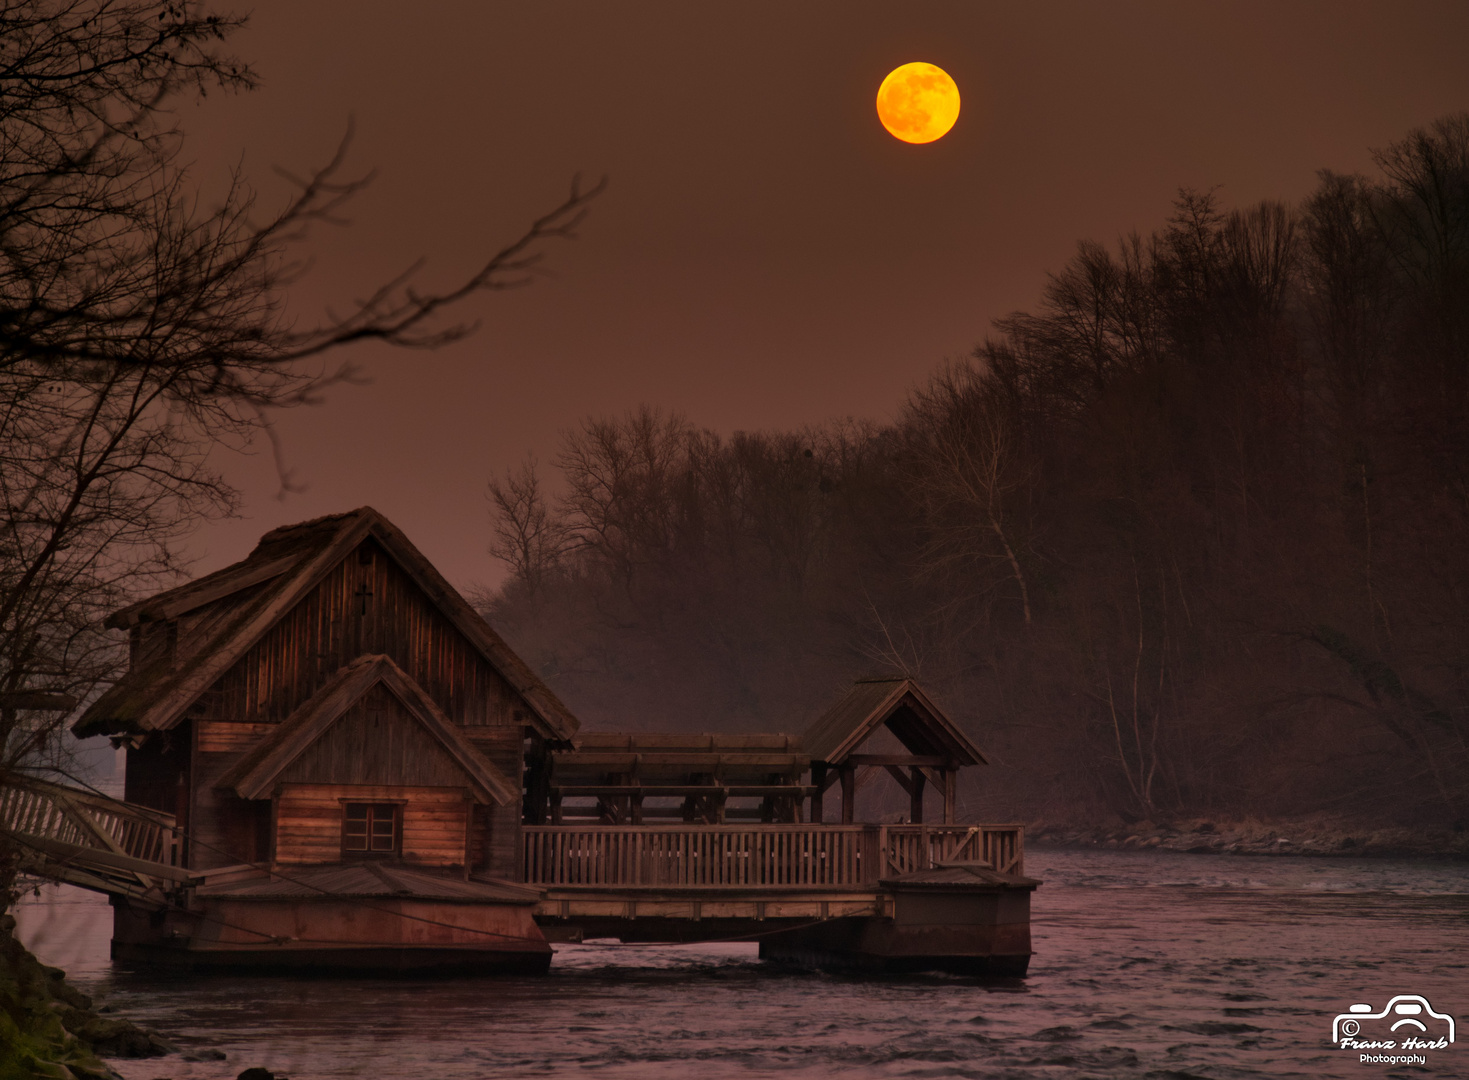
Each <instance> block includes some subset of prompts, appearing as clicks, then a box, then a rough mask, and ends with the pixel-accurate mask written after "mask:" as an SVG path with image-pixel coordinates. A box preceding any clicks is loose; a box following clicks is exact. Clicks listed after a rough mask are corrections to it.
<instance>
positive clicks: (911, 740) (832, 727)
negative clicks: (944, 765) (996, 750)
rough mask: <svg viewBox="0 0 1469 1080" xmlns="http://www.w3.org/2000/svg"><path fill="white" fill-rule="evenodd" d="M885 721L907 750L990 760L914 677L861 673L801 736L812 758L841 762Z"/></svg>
mask: <svg viewBox="0 0 1469 1080" xmlns="http://www.w3.org/2000/svg"><path fill="white" fill-rule="evenodd" d="M883 725H886V726H887V728H888V730H889V731H891V732H892V733H893V735H895V736H896V737H897V739H898V741H899V742H901V743H902V744H903V745H904V746H905V747H906V748H907V749H908V751H909V752H910V753H912V754H919V755H925V756H929V755H932V756H940V757H946V758H949V759H950V760H952V761H953V762H954V763H955V764H956V765H981V764H988V762H987V761H986V759H985V756H984V755H983V754H982V753H981V752H980V750H979V747H977V746H975V745H974V743H973V742H971V741H970V739H969V737H968V736H967V735H965V734H964V732H963V731H962V730H961V729H960V728H959V726H958V725H957V724H955V723H954V721H953V720H951V719H949V717H948V715H947V714H946V713H945V712H944V711H943V710H942V709H940V708H939V707H938V706H937V705H935V704H934V703H933V701H932V699H930V698H929V696H928V695H927V694H925V693H924V692H923V691H922V690H921V689H920V688H919V686H918V684H917V683H916V682H914V681H913V680H912V679H906V678H893V679H860V680H858V681H857V682H856V683H855V684H854V685H853V686H852V688H851V689H850V690H848V691H847V692H846V693H845V694H843V695H842V696H841V697H840V698H839V699H838V700H837V701H836V702H835V703H834V704H833V705H832V706H831V708H829V709H827V710H826V712H825V713H823V714H822V715H821V717H820V719H818V720H817V721H816V722H815V723H814V724H812V725H811V726H810V727H809V728H807V729H806V732H805V734H803V735H802V736H801V746H802V748H803V749H804V750H805V752H806V753H807V754H809V755H810V756H811V760H812V761H822V762H826V763H827V764H829V765H837V764H840V763H841V761H842V760H843V759H844V758H846V757H847V755H849V754H851V753H853V752H855V751H856V749H857V748H858V747H859V746H861V745H862V743H863V742H865V741H866V740H867V738H868V737H869V736H871V735H872V734H873V733H874V732H875V731H877V729H878V728H879V727H882V726H883Z"/></svg>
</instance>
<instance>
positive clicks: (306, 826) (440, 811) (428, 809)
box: [275, 784, 471, 866]
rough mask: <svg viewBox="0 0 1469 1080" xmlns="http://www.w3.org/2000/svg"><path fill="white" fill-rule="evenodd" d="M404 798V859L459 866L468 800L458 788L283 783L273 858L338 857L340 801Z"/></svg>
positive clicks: (323, 859)
mask: <svg viewBox="0 0 1469 1080" xmlns="http://www.w3.org/2000/svg"><path fill="white" fill-rule="evenodd" d="M344 799H350V800H352V801H353V802H397V801H405V802H406V805H405V806H404V807H403V861H404V862H410V863H416V864H418V865H420V866H463V865H464V855H465V847H466V839H467V838H466V833H465V829H466V825H467V817H468V811H469V807H470V805H471V804H470V803H468V802H467V801H466V800H465V798H464V793H463V791H462V790H460V789H457V788H428V787H407V786H399V785H377V786H373V787H362V786H356V785H344V784H286V785H285V786H284V787H282V789H281V794H280V797H279V798H278V799H277V800H276V834H275V861H276V862H277V863H280V864H282V865H292V864H296V865H299V864H304V863H333V862H340V861H341V858H342V800H344Z"/></svg>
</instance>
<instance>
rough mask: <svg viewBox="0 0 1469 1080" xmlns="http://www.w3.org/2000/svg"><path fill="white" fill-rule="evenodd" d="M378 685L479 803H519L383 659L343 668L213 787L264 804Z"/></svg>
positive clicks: (434, 707)
mask: <svg viewBox="0 0 1469 1080" xmlns="http://www.w3.org/2000/svg"><path fill="white" fill-rule="evenodd" d="M378 683H381V684H382V685H383V686H384V687H386V688H387V689H388V690H389V691H390V692H391V693H392V694H393V695H394V696H395V697H396V698H397V699H398V700H399V701H400V702H402V704H403V706H404V708H405V709H406V710H407V711H408V714H409V715H410V716H412V717H413V718H414V719H415V720H416V721H418V723H419V724H420V725H421V726H422V727H423V728H424V729H425V731H427V732H428V734H429V735H431V736H432V737H433V738H434V739H435V741H436V742H437V743H438V745H439V746H440V747H441V748H442V749H443V750H444V751H445V752H446V753H447V754H448V755H449V756H450V758H452V759H453V760H454V763H455V764H456V765H458V766H459V768H460V769H461V770H463V772H464V775H465V776H466V777H467V778H468V779H469V780H470V782H471V790H472V791H473V792H474V795H475V798H476V799H477V801H479V802H481V803H487V802H490V801H494V802H497V803H499V804H501V805H502V806H503V805H505V804H506V803H508V802H510V801H511V800H512V799H515V798H519V796H520V792H519V789H518V788H517V787H516V786H515V785H513V784H512V783H511V782H510V780H508V779H507V778H506V777H505V774H504V773H502V772H501V771H500V770H499V769H497V768H495V766H494V765H493V764H491V763H490V762H489V761H487V760H486V759H485V757H484V756H483V755H482V754H480V752H479V751H478V750H476V749H475V748H474V747H473V746H472V745H471V744H470V742H469V740H468V739H466V738H465V737H464V736H463V735H461V734H460V732H459V730H458V728H457V727H456V726H455V725H454V723H453V721H451V720H450V719H449V718H448V717H447V716H445V715H444V714H443V712H442V711H441V710H440V709H439V707H438V706H437V705H435V704H434V702H433V699H432V698H430V697H429V696H428V694H426V693H425V692H424V691H423V689H422V688H421V687H420V686H419V685H418V684H417V683H416V682H414V681H413V679H411V678H410V677H409V676H408V674H407V673H406V672H404V671H403V669H402V668H400V667H399V666H398V665H397V664H395V663H393V661H392V658H391V657H387V656H364V657H360V658H359V659H357V660H354V661H353V662H352V663H350V664H348V665H347V666H346V667H344V668H343V669H342V670H341V671H339V672H338V673H337V674H336V675H334V676H333V677H332V679H331V680H330V681H329V682H328V683H327V684H326V685H325V686H323V687H322V688H321V689H320V690H318V691H317V692H316V693H315V694H313V695H312V696H311V698H310V699H309V700H307V701H306V702H304V703H303V704H302V705H301V707H300V708H298V709H297V710H296V711H295V712H293V713H292V714H291V715H290V716H289V717H287V718H286V720H285V721H284V722H283V723H281V724H280V725H279V726H278V727H277V728H276V730H275V731H273V732H272V733H271V734H270V735H269V736H267V737H266V738H265V739H264V740H263V741H262V742H261V743H260V744H259V745H257V746H256V747H255V748H254V749H253V750H251V751H250V752H249V753H247V754H246V755H245V756H244V757H242V758H241V759H240V760H239V761H237V762H236V763H235V764H234V765H233V766H232V767H231V768H230V769H229V770H228V771H227V772H226V773H225V774H224V775H223V776H221V777H220V778H219V780H218V781H217V782H216V783H215V785H214V786H215V787H216V788H217V789H219V790H222V791H233V792H234V793H235V794H236V795H238V796H240V797H241V798H242V799H263V798H268V797H269V796H270V794H271V792H272V789H273V787H274V785H275V783H276V781H277V780H278V779H279V777H280V775H281V773H283V772H284V771H285V770H286V769H287V768H289V767H290V765H291V763H292V762H294V761H295V760H296V759H297V758H299V757H300V756H301V755H302V754H303V753H305V752H306V751H307V750H308V749H309V748H310V747H311V746H312V745H313V744H314V743H315V742H316V741H317V740H318V739H320V738H321V737H322V736H323V735H325V734H326V732H327V731H328V730H329V729H330V728H331V727H332V725H333V724H335V723H336V722H337V721H338V720H339V719H341V717H342V715H343V714H344V713H345V712H346V711H347V710H348V709H350V708H351V707H352V706H353V705H354V704H355V703H356V702H358V701H360V700H361V699H362V696H363V695H364V694H366V693H367V692H368V691H369V690H371V689H372V688H373V687H374V686H376V685H377V684H378Z"/></svg>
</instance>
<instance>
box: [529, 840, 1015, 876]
mask: <svg viewBox="0 0 1469 1080" xmlns="http://www.w3.org/2000/svg"><path fill="white" fill-rule="evenodd" d="M524 844H525V863H524V865H525V881H526V883H527V884H529V885H541V886H545V887H554V888H557V889H562V888H588V889H608V888H612V889H711V890H721V889H741V890H744V889H829V888H835V889H852V888H875V887H876V886H877V884H878V882H879V881H882V880H883V879H884V878H891V877H896V876H898V875H900V874H909V873H914V872H915V871H918V870H930V869H932V868H934V867H935V866H937V865H939V864H940V863H945V862H973V861H984V862H988V863H989V864H990V865H991V866H992V867H994V868H995V869H996V870H998V871H1000V872H1001V873H1005V874H1021V873H1023V872H1024V869H1025V849H1024V829H1023V828H1022V826H1020V825H683V826H677V825H671V826H657V825H596V826H572V825H559V826H558V825H542V826H527V827H526V828H525V829H524Z"/></svg>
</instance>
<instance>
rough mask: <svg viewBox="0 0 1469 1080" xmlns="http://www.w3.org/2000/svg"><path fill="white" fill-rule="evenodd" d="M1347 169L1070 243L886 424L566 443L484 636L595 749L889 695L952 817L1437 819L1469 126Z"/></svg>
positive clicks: (1468, 310)
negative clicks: (946, 726)
mask: <svg viewBox="0 0 1469 1080" xmlns="http://www.w3.org/2000/svg"><path fill="white" fill-rule="evenodd" d="M1376 161H1377V165H1378V173H1377V175H1375V176H1373V177H1361V176H1341V175H1336V174H1332V173H1326V172H1324V173H1322V174H1321V175H1320V179H1319V183H1318V184H1317V186H1316V188H1315V190H1314V191H1313V192H1312V194H1311V195H1310V197H1309V198H1307V199H1306V200H1305V201H1304V202H1303V203H1301V204H1300V205H1297V206H1287V205H1284V204H1281V203H1276V202H1265V203H1261V204H1260V205H1257V206H1251V207H1243V208H1236V209H1231V208H1227V207H1226V206H1224V205H1223V204H1222V203H1221V201H1220V200H1219V198H1218V197H1217V196H1216V195H1214V194H1212V193H1198V192H1184V193H1183V194H1182V195H1181V196H1180V197H1179V199H1178V202H1177V204H1176V207H1175V210H1174V213H1173V215H1172V217H1171V218H1170V219H1169V220H1168V221H1167V222H1166V223H1165V224H1164V225H1163V226H1162V227H1161V228H1160V229H1158V230H1157V231H1156V232H1154V233H1152V234H1151V235H1147V236H1129V237H1127V238H1125V239H1123V240H1122V241H1121V242H1120V243H1119V244H1117V245H1116V246H1114V247H1111V248H1108V247H1104V246H1102V245H1099V244H1094V243H1084V244H1082V245H1081V246H1080V248H1079V249H1078V252H1077V254H1076V255H1075V257H1074V258H1073V259H1072V260H1071V261H1070V262H1069V263H1068V264H1067V265H1066V266H1065V267H1064V268H1063V269H1061V270H1060V271H1059V272H1058V273H1056V274H1054V275H1053V276H1052V277H1051V278H1050V280H1049V283H1048V285H1047V287H1046V290H1045V294H1044V296H1043V298H1042V300H1041V303H1040V305H1039V306H1038V308H1037V309H1036V310H1035V311H1033V312H1024V313H1017V314H1014V315H1011V316H1009V317H1007V318H1004V319H1001V320H999V321H998V323H997V324H996V326H995V329H994V334H993V336H992V337H991V338H989V339H988V340H986V341H985V342H984V343H983V344H982V345H981V346H980V347H979V348H978V349H976V350H975V352H974V355H973V356H972V358H970V359H969V360H967V361H965V362H963V363H958V364H953V365H950V366H947V367H945V368H943V369H942V370H940V371H939V372H938V373H936V374H935V375H934V376H933V377H932V378H931V379H930V380H929V381H928V382H927V383H926V384H924V385H923V386H921V387H919V388H918V389H917V390H915V391H914V392H913V394H912V395H911V397H910V399H909V400H908V401H907V402H906V404H905V406H904V408H903V409H902V413H901V417H900V419H899V420H898V421H897V422H895V423H893V424H890V425H887V426H879V425H871V424H860V423H851V422H847V423H836V424H827V425H825V426H821V427H815V428H810V429H807V430H803V431H797V432H772V433H760V434H748V433H740V434H736V435H734V436H733V437H731V438H721V437H720V436H718V435H716V434H714V433H712V432H709V431H704V430H700V429H698V428H697V427H695V426H693V425H692V424H690V423H688V422H687V421H685V420H684V419H682V418H680V417H676V416H669V415H665V414H661V413H659V412H657V411H656V410H653V409H643V410H641V411H638V412H636V413H634V414H631V415H628V416H625V417H621V418H612V419H605V418H604V419H593V420H589V421H587V422H586V423H585V424H584V425H583V426H582V427H581V428H580V429H578V430H575V431H573V432H571V433H569V434H568V435H567V436H566V438H565V440H564V443H563V446H562V448H561V450H560V452H559V454H558V455H557V456H556V457H555V459H554V462H553V465H554V469H555V474H556V475H555V476H554V478H548V479H543V478H542V477H540V476H538V475H537V474H536V472H535V469H534V467H533V464H532V463H527V464H526V466H525V467H523V468H522V469H520V470H519V471H514V472H511V473H508V474H505V475H503V476H501V477H500V478H499V479H498V480H496V481H495V482H494V483H493V484H492V486H491V494H492V497H493V499H494V502H495V504H496V511H497V516H496V520H495V539H494V548H493V550H495V551H496V552H497V553H498V554H499V555H501V556H502V557H503V558H504V559H505V560H506V561H507V562H508V563H509V564H510V566H511V568H512V570H513V576H512V578H511V580H510V581H509V583H508V584H506V585H505V587H504V588H503V589H501V590H500V591H499V592H498V593H496V594H495V595H493V596H489V597H486V598H485V599H484V605H483V606H484V607H485V610H486V611H487V613H488V614H489V615H490V617H491V618H492V619H493V620H494V621H495V622H496V623H497V625H499V626H500V627H502V628H503V629H504V631H505V632H506V633H507V634H508V636H509V637H510V639H511V641H512V643H513V644H514V645H515V647H516V648H517V649H519V650H520V651H521V652H522V654H523V655H526V656H527V657H528V658H529V659H531V660H532V661H533V662H534V663H535V664H536V665H537V667H538V668H539V670H540V671H541V672H543V674H544V675H545V676H546V677H547V678H548V679H549V680H550V681H551V683H552V684H553V686H554V687H555V688H556V690H557V692H558V693H560V694H561V695H562V696H563V697H564V698H565V699H566V700H567V701H568V703H569V704H570V705H571V706H572V707H573V708H574V709H575V710H577V711H578V713H579V714H580V715H582V716H583V717H584V718H585V719H586V720H588V721H590V722H591V723H593V724H595V725H598V726H608V727H610V726H617V727H625V728H632V729H636V728H640V727H641V728H650V727H653V728H657V727H668V728H684V729H689V728H693V729H715V730H717V729H747V730H753V729H775V730H785V731H799V730H800V729H801V727H802V726H804V724H805V723H807V722H809V721H810V720H811V719H812V718H813V716H814V715H815V713H816V712H817V711H818V710H819V709H820V708H821V707H822V706H823V705H824V704H825V703H826V702H827V701H828V700H830V698H831V696H832V694H833V693H834V692H835V691H836V689H837V688H838V687H839V686H841V685H842V684H843V683H844V682H845V681H846V680H847V679H849V678H851V677H852V676H854V675H858V674H862V673H867V672H878V671H883V672H891V671H906V672H909V673H911V674H914V675H916V676H918V677H919V678H921V679H923V680H924V681H925V683H927V684H928V685H929V686H930V687H931V688H932V689H933V691H934V692H935V694H936V695H937V697H938V698H939V700H941V701H942V702H944V703H946V704H947V705H948V706H949V707H950V708H951V709H952V711H954V712H955V714H956V715H957V716H959V717H960V718H961V719H962V720H963V721H964V722H965V723H966V724H967V725H968V727H969V729H970V731H971V732H972V733H973V734H974V736H975V737H976V738H977V740H978V741H979V742H980V744H981V745H982V746H984V747H985V748H986V749H987V751H989V752H990V753H991V755H992V760H993V762H994V767H992V768H990V769H988V770H983V772H984V774H985V775H984V776H983V777H982V778H981V779H980V780H979V783H978V785H977V786H972V787H970V788H969V789H967V790H966V791H965V792H964V793H963V794H964V799H965V801H966V802H967V804H968V805H967V812H968V813H970V814H983V815H985V816H992V815H1000V816H1003V817H1006V818H1009V817H1012V816H1017V815H1018V816H1023V817H1025V818H1027V819H1030V820H1032V821H1035V820H1044V821H1052V822H1054V821H1067V820H1071V821H1078V822H1081V821H1097V820H1101V819H1105V820H1111V821H1120V822H1128V821H1140V820H1150V821H1155V822H1164V821H1170V820H1175V819H1182V818H1185V817H1200V816H1231V815H1232V816H1234V817H1235V818H1242V817H1244V816H1246V815H1248V814H1254V815H1261V816H1264V817H1266V818H1291V817H1301V816H1303V815H1307V814H1311V813H1327V814H1333V815H1338V816H1344V817H1347V818H1355V819H1360V820H1370V821H1376V822H1378V823H1379V824H1384V825H1386V824H1400V825H1410V826H1411V825H1417V826H1429V825H1441V826H1445V827H1452V826H1453V825H1454V824H1455V823H1463V822H1465V821H1466V820H1469V741H1466V733H1469V714H1466V709H1469V682H1466V676H1469V560H1465V558H1464V557H1463V553H1464V552H1465V551H1466V550H1469V424H1466V423H1465V409H1466V405H1469V116H1465V115H1460V116H1454V117H1450V118H1447V119H1444V120H1441V121H1439V122H1437V123H1435V124H1433V125H1432V126H1431V127H1429V128H1426V129H1424V130H1420V131H1415V132H1412V133H1411V134H1409V135H1408V136H1407V137H1406V138H1405V139H1403V140H1402V141H1401V142H1398V143H1396V144H1394V145H1392V146H1390V147H1388V148H1387V149H1385V150H1383V151H1381V152H1379V153H1378V154H1377V155H1376ZM547 489H550V490H553V491H555V492H557V494H556V495H555V496H554V497H553V496H551V495H548V494H547Z"/></svg>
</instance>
